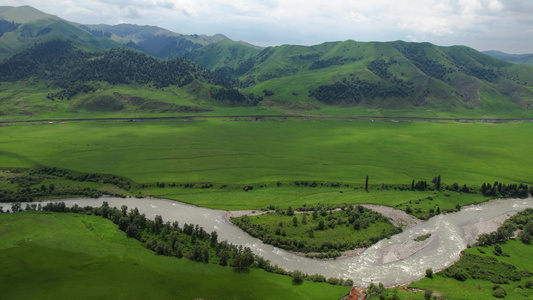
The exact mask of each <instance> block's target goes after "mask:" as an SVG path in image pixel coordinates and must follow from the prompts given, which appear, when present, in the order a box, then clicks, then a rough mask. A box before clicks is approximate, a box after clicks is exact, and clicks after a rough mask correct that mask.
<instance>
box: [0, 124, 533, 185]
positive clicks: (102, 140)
mask: <svg viewBox="0 0 533 300" xmlns="http://www.w3.org/2000/svg"><path fill="white" fill-rule="evenodd" d="M532 127H533V124H531V123H521V122H510V123H503V124H485V123H469V124H463V123H453V122H452V123H446V124H439V123H431V122H413V123H407V122H404V123H394V122H378V121H375V122H372V121H371V120H361V121H348V120H322V119H314V120H312V121H303V120H302V119H289V120H287V121H285V122H279V121H273V120H271V121H267V122H247V121H240V122H233V121H231V122H229V121H228V122H226V121H224V120H196V121H193V122H184V121H180V120H174V121H151V122H125V121H121V122H117V121H107V122H96V121H94V122H71V123H66V124H61V123H54V124H48V123H47V124H38V123H34V124H33V123H30V124H13V125H11V126H4V127H1V128H0V135H1V136H2V141H1V143H0V165H1V166H2V167H31V166H35V165H46V166H56V167H61V168H66V169H72V170H76V171H83V172H97V173H105V174H116V175H120V176H124V177H127V178H130V179H132V180H134V181H137V182H143V183H149V182H181V183H188V182H192V183H197V182H214V183H236V184H243V183H269V182H276V181H278V180H281V181H287V180H310V181H313V180H317V181H338V182H346V183H359V184H361V183H363V182H364V179H365V176H366V175H368V176H369V177H370V184H371V185H377V184H381V183H386V184H410V182H411V181H412V180H413V179H415V180H431V179H432V178H433V177H434V176H436V175H439V174H440V175H441V176H442V181H443V183H445V184H451V183H453V182H457V183H459V184H468V185H472V184H473V185H477V186H479V185H480V184H481V183H483V182H494V181H495V180H497V181H500V182H509V183H519V182H524V183H531V180H532V178H533V176H532V175H533V173H532V171H531V169H530V168H527V167H526V166H528V165H532V164H533V158H532V157H531V156H530V155H529V152H530V149H531V147H532V146H533V140H531V139H529V138H527V137H528V136H529V134H530V132H531V130H532Z"/></svg>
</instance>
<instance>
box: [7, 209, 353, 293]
mask: <svg viewBox="0 0 533 300" xmlns="http://www.w3.org/2000/svg"><path fill="white" fill-rule="evenodd" d="M22 211H48V212H57V213H76V214H86V215H95V216H100V217H102V218H106V219H109V220H111V221H112V222H113V223H115V224H116V225H117V226H118V228H119V229H120V230H122V231H124V232H125V233H126V235H127V236H128V237H130V238H134V239H136V240H138V241H139V242H141V243H142V244H143V245H144V246H145V247H146V248H147V249H150V250H152V251H154V252H155V253H156V254H158V255H165V256H171V257H176V258H184V259H189V260H192V261H197V262H201V263H212V264H218V265H221V266H228V267H232V268H234V269H235V270H240V271H242V270H247V269H249V268H259V269H264V270H265V271H267V272H271V273H275V274H281V275H287V276H291V277H292V278H293V281H294V282H295V283H299V282H301V281H303V280H308V281H313V282H327V283H330V284H333V285H343V286H351V285H353V281H352V280H350V279H348V280H344V279H339V278H325V277H324V276H322V275H319V274H314V275H308V274H305V273H302V272H301V271H298V270H295V271H293V272H288V271H286V270H284V269H282V268H280V267H278V266H277V265H271V264H270V261H269V260H265V259H263V258H262V257H260V256H258V255H256V254H254V253H253V252H252V251H251V249H250V248H248V247H242V246H236V245H233V244H231V243H228V242H227V241H218V235H217V233H216V232H215V231H213V232H211V233H208V232H206V231H205V230H204V229H203V228H202V227H200V226H198V225H194V224H183V225H180V224H179V222H178V221H174V222H172V223H171V222H169V221H167V222H165V221H164V220H163V219H162V217H161V216H155V218H154V220H151V219H148V218H147V217H146V216H145V214H140V213H139V210H138V209H137V208H134V209H130V210H128V207H127V206H125V205H123V206H122V207H121V208H120V209H118V208H116V207H110V206H109V204H108V203H107V202H105V201H104V203H103V204H102V206H101V207H91V206H85V207H80V206H78V205H77V204H75V205H74V206H72V207H70V208H69V207H67V206H66V205H65V203H63V202H56V203H47V204H45V205H41V204H38V205H37V204H27V205H26V206H25V207H22V205H21V203H20V202H17V203H14V204H13V205H12V206H11V212H13V213H17V212H22ZM0 212H3V210H0Z"/></svg>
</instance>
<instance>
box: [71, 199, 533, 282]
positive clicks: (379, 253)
mask: <svg viewBox="0 0 533 300" xmlns="http://www.w3.org/2000/svg"><path fill="white" fill-rule="evenodd" d="M61 201H63V202H65V203H66V204H67V206H72V205H74V204H78V205H79V206H101V205H102V202H103V201H107V202H108V203H109V205H110V206H116V207H118V208H120V207H121V206H122V205H126V206H128V208H129V209H132V208H134V207H137V208H138V209H139V211H140V212H141V213H144V214H146V216H147V217H149V218H152V219H153V218H154V217H155V216H156V215H161V216H162V217H163V220H164V221H178V222H179V223H180V226H182V225H183V224H184V223H189V224H190V223H193V224H199V225H200V226H202V227H203V228H204V229H205V230H206V231H207V232H211V231H213V230H215V231H217V233H218V238H219V241H222V240H227V241H228V242H230V243H233V244H236V245H243V246H246V247H250V248H251V249H252V251H253V252H255V253H256V254H258V255H261V256H262V257H264V258H265V259H268V260H270V261H271V263H272V264H273V265H276V264H277V265H278V266H280V267H282V268H284V269H286V270H288V271H293V270H300V271H302V272H304V273H307V274H316V273H318V274H321V275H323V276H325V277H326V278H329V277H336V278H345V279H352V280H353V281H354V284H355V285H356V286H360V287H366V286H368V285H369V284H370V283H371V282H375V283H377V282H382V283H383V284H384V285H385V286H394V285H400V284H407V283H410V282H412V281H415V280H418V279H420V278H422V277H424V276H425V270H426V269H427V268H432V269H433V270H435V271H436V270H440V269H443V268H446V267H448V266H450V265H451V264H453V263H454V262H455V261H457V260H458V259H459V257H460V252H461V251H462V250H464V249H465V248H466V247H467V244H468V243H473V241H474V240H473V238H474V237H475V234H476V229H477V228H481V227H483V226H485V225H487V224H490V223H491V222H490V221H491V220H496V219H502V218H503V217H505V216H509V215H511V214H514V213H516V212H518V211H522V210H524V209H526V208H529V207H533V198H528V199H499V200H493V201H490V202H487V203H484V204H481V205H474V206H469V207H464V208H463V209H462V210H461V211H460V212H457V213H452V214H447V215H438V216H436V217H433V218H431V219H430V220H429V221H427V222H425V223H423V224H420V225H417V226H414V227H411V228H409V229H406V230H404V231H403V232H402V233H400V234H397V235H395V236H393V237H391V238H390V239H386V240H382V241H380V242H379V243H377V244H375V245H373V246H372V247H370V248H368V249H367V250H366V251H365V252H363V254H361V255H359V256H354V257H349V258H344V259H338V260H333V261H319V260H314V259H308V258H305V257H301V256H297V255H294V254H291V253H289V252H287V251H284V250H282V249H279V248H276V247H273V246H271V245H267V244H264V243H262V242H261V241H260V240H258V239H256V238H253V237H251V236H249V235H248V234H247V233H245V232H243V231H242V230H240V229H239V228H237V227H235V226H233V225H232V224H231V223H230V222H228V221H226V219H225V217H224V216H225V213H226V212H225V211H222V210H214V209H209V208H202V207H196V206H193V205H188V204H184V203H181V202H176V201H170V200H161V199H136V198H127V199H122V198H99V199H85V198H83V199H69V200H61ZM427 233H431V234H432V235H431V237H430V238H429V239H427V240H426V241H424V242H414V241H413V239H414V238H416V237H418V236H420V235H424V234H427ZM472 233H473V235H472ZM413 253H414V254H413Z"/></svg>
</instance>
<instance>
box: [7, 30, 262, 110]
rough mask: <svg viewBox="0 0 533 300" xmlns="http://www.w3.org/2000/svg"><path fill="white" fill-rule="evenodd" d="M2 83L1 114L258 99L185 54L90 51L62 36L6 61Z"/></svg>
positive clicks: (204, 106)
mask: <svg viewBox="0 0 533 300" xmlns="http://www.w3.org/2000/svg"><path fill="white" fill-rule="evenodd" d="M0 82H1V84H0V103H1V105H0V115H1V114H4V115H33V114H35V113H37V114H42V113H43V111H47V110H48V111H60V112H65V113H78V112H98V113H106V112H107V113H110V112H129V113H195V112H202V111H206V110H209V107H210V106H212V105H215V106H217V105H218V106H220V105H222V106H224V105H232V106H233V105H238V106H243V105H244V106H247V105H251V104H253V103H254V101H256V99H255V98H253V97H250V96H247V95H244V94H242V93H240V92H238V91H237V90H234V89H231V87H232V84H231V82H229V81H227V80H225V79H222V78H220V77H218V76H216V75H214V74H213V73H211V72H210V71H208V70H206V69H204V68H202V67H200V66H199V65H196V64H194V63H192V62H190V61H188V60H185V59H183V58H175V59H172V60H168V61H163V60H160V59H157V58H154V57H150V56H148V55H146V54H144V53H141V52H135V51H132V50H127V49H123V48H113V49H110V50H106V51H103V52H93V53H90V52H86V51H82V50H80V49H78V48H77V47H76V46H75V45H74V43H72V42H70V41H59V40H57V41H51V42H47V43H42V44H36V45H35V46H33V47H31V48H28V49H26V50H24V51H21V52H19V53H17V54H16V55H14V56H13V57H11V58H9V59H7V60H5V61H4V62H2V63H0Z"/></svg>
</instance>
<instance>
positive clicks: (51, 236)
mask: <svg viewBox="0 0 533 300" xmlns="http://www.w3.org/2000/svg"><path fill="white" fill-rule="evenodd" d="M0 236H1V239H0V267H1V269H2V272H0V280H1V281H2V285H0V293H1V294H2V297H3V298H5V299H36V298H39V299H59V298H62V299H69V298H70V299H72V298H76V299H89V298H91V299H94V298H99V299H147V298H152V299H170V298H174V299H176V298H179V299H194V298H210V299H214V298H217V299H249V298H260V299H280V298H286V297H289V298H291V299H320V298H322V299H331V298H332V297H333V298H339V297H341V296H342V295H344V294H346V293H348V288H346V287H338V286H332V285H329V284H325V283H324V284H317V283H311V282H303V283H302V284H298V285H295V284H293V283H292V278H290V277H288V276H279V275H274V274H270V273H267V272H264V271H260V270H255V269H252V270H250V271H249V273H246V274H241V273H236V272H234V271H233V270H232V269H230V268H227V267H219V266H216V265H209V264H202V263H195V262H191V261H188V260H184V259H176V258H170V257H164V256H156V255H155V254H154V253H153V252H151V251H149V250H146V249H145V248H144V247H142V245H141V244H140V243H139V242H137V241H136V240H134V239H130V238H127V237H126V235H125V234H124V233H123V232H121V231H119V230H118V228H116V226H115V225H114V224H113V223H111V222H110V221H107V220H103V219H102V218H100V217H95V216H83V215H74V214H50V213H18V214H0ZM36 254H37V255H36ZM110 283H112V284H110Z"/></svg>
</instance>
